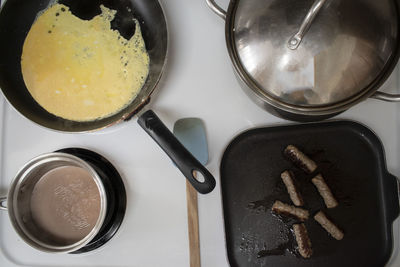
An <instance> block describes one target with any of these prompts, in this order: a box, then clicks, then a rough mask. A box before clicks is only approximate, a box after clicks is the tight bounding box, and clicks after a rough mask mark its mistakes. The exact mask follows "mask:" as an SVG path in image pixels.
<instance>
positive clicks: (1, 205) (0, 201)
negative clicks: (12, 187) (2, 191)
mask: <svg viewBox="0 0 400 267" xmlns="http://www.w3.org/2000/svg"><path fill="white" fill-rule="evenodd" d="M6 202H7V197H0V210H7V205H6V204H5V203H6Z"/></svg>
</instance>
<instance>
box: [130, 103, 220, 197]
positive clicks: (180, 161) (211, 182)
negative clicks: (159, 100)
mask: <svg viewBox="0 0 400 267" xmlns="http://www.w3.org/2000/svg"><path fill="white" fill-rule="evenodd" d="M138 123H139V125H140V126H141V127H142V128H143V129H144V130H145V131H146V132H147V133H148V134H149V135H150V136H151V137H152V138H153V139H154V141H156V142H157V144H158V145H159V146H160V147H161V148H162V149H163V150H164V151H165V153H166V154H167V155H168V156H169V157H170V158H171V159H172V161H173V162H174V163H175V164H176V166H177V167H178V168H179V170H181V172H182V173H183V175H185V177H186V178H187V179H188V181H189V182H190V183H191V184H192V186H193V187H194V188H195V189H196V190H197V191H198V192H199V193H202V194H206V193H210V192H211V191H212V190H213V189H214V187H215V179H214V177H213V176H212V174H211V173H210V172H209V171H208V170H207V169H206V168H205V167H204V166H203V165H202V164H201V163H200V162H199V161H198V160H197V159H196V158H195V157H194V156H193V155H192V154H191V153H190V152H189V151H188V150H187V149H186V148H185V147H184V146H183V145H182V144H181V143H180V142H179V141H178V139H176V137H175V136H174V134H173V133H171V131H170V130H168V128H167V127H166V126H165V125H164V123H162V121H161V120H160V119H159V118H158V116H157V115H156V114H155V113H154V112H153V111H152V110H148V111H146V112H145V113H143V114H142V115H141V116H140V117H139V119H138ZM193 171H198V172H200V173H201V174H202V175H203V177H204V182H199V181H198V180H196V178H195V177H194V176H193Z"/></svg>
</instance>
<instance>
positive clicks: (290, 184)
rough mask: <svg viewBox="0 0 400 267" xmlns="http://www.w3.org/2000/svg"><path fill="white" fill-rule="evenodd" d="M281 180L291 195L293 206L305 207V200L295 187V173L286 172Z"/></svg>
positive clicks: (282, 174)
mask: <svg viewBox="0 0 400 267" xmlns="http://www.w3.org/2000/svg"><path fill="white" fill-rule="evenodd" d="M281 178H282V181H283V183H284V184H285V186H286V189H287V191H288V193H289V196H290V199H291V200H292V202H293V204H294V205H296V206H303V204H304V202H303V198H302V197H301V195H300V192H299V191H298V190H297V188H296V186H295V185H294V175H293V173H291V172H290V171H284V172H282V173H281Z"/></svg>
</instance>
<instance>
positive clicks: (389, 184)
mask: <svg viewBox="0 0 400 267" xmlns="http://www.w3.org/2000/svg"><path fill="white" fill-rule="evenodd" d="M398 184H399V180H398V179H397V177H395V176H394V175H392V174H390V173H387V174H386V175H385V177H384V180H383V192H384V198H385V202H386V203H385V208H386V210H387V212H386V214H387V215H386V216H387V219H388V220H389V221H388V222H389V223H390V225H391V224H392V222H393V221H394V220H395V219H396V218H397V217H398V216H399V214H400V203H399V187H398Z"/></svg>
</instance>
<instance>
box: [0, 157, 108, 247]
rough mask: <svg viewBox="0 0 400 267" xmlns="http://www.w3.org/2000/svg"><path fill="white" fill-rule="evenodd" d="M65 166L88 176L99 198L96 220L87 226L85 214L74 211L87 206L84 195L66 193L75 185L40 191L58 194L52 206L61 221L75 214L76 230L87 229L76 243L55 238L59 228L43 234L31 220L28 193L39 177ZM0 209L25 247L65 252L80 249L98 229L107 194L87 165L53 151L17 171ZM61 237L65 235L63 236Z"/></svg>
mask: <svg viewBox="0 0 400 267" xmlns="http://www.w3.org/2000/svg"><path fill="white" fill-rule="evenodd" d="M69 166H73V167H79V168H82V169H83V170H85V171H86V172H87V173H89V174H90V176H91V178H92V179H93V182H94V183H95V184H96V187H97V189H98V192H99V196H100V197H99V202H100V210H99V213H98V217H97V221H96V223H95V224H94V225H89V224H88V223H87V222H85V219H86V218H87V217H86V214H82V211H79V210H78V209H82V208H83V207H82V206H79V207H78V206H76V203H77V202H79V203H81V204H82V205H83V204H85V203H87V202H86V198H88V196H87V192H86V191H85V190H82V191H79V192H78V191H75V192H74V194H75V195H72V193H70V192H71V191H73V190H78V189H80V188H79V187H78V186H77V185H76V184H71V185H68V186H66V187H63V188H64V189H65V190H64V191H62V192H61V191H60V190H59V191H57V192H56V191H55V190H54V191H51V190H48V191H41V192H42V193H44V194H58V197H59V198H60V202H61V204H62V205H60V206H59V207H56V209H55V210H56V211H57V212H58V211H60V212H63V215H64V217H63V218H64V219H65V220H69V219H71V217H72V216H74V215H75V214H78V215H79V220H75V221H73V223H74V225H76V226H77V227H78V228H79V230H82V229H83V228H84V227H91V230H90V232H89V233H88V234H87V235H85V236H83V237H82V238H81V239H79V240H73V239H70V240H69V239H68V240H67V239H64V238H61V237H60V235H58V234H59V233H60V231H61V229H52V231H51V232H50V231H46V230H47V229H43V228H42V227H41V225H40V224H39V223H37V221H36V220H35V214H34V211H33V209H32V205H31V204H32V203H31V200H32V192H33V191H34V188H35V186H36V185H37V184H38V183H39V181H40V180H41V178H42V177H43V176H44V175H45V174H46V173H49V172H50V171H52V170H55V169H56V168H59V167H69ZM57 188H58V189H59V188H61V186H58V187H57ZM77 188H78V189H77ZM77 198H82V199H80V200H82V201H80V200H79V199H77ZM72 202H73V203H72ZM5 203H7V205H5ZM71 203H72V204H74V205H73V206H72V207H71V206H68V205H69V204H71ZM64 205H65V206H64ZM0 209H2V210H8V215H9V218H10V220H11V223H12V225H13V227H14V229H15V230H16V232H17V233H18V235H19V236H20V237H21V238H22V240H24V241H25V242H26V243H27V244H28V245H30V246H32V247H34V248H36V249H38V250H41V251H44V252H50V253H69V252H75V251H78V250H79V249H81V248H83V247H84V246H85V245H87V244H88V243H89V242H90V241H91V240H92V239H93V238H94V237H95V236H96V235H97V234H98V233H99V231H100V230H101V228H102V226H103V223H104V220H105V218H106V213H107V195H106V191H105V188H104V185H103V183H102V181H101V178H100V177H99V175H98V173H97V172H96V171H95V170H94V169H93V168H92V167H91V166H90V165H89V164H88V163H86V162H85V161H83V160H82V159H80V158H78V157H76V156H73V155H70V154H67V153H59V152H54V153H48V154H44V155H41V156H38V157H36V158H34V159H32V160H31V161H29V162H28V163H27V164H26V165H25V166H23V167H22V168H21V170H20V171H19V172H18V174H17V175H16V177H15V178H14V180H13V182H12V183H11V187H10V189H9V192H8V197H7V198H6V197H2V198H0ZM50 216H53V215H50V214H49V217H50ZM75 218H76V217H75ZM42 219H46V218H42ZM47 219H50V218H47ZM63 236H65V233H64V234H63Z"/></svg>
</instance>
